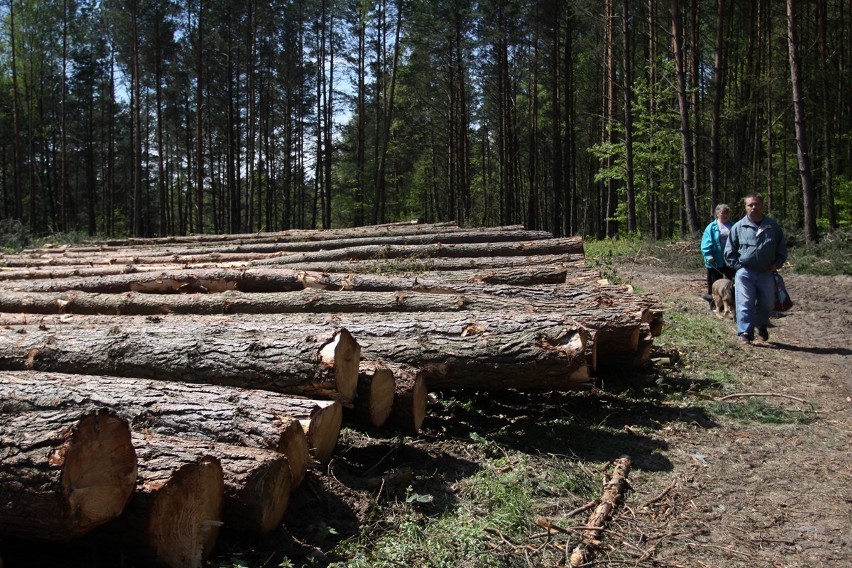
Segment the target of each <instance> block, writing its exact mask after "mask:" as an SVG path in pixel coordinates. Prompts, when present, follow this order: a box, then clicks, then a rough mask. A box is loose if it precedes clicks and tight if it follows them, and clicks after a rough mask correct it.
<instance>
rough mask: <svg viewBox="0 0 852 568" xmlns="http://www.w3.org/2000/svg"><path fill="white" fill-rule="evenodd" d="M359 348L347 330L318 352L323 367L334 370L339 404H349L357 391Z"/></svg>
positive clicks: (339, 333)
mask: <svg viewBox="0 0 852 568" xmlns="http://www.w3.org/2000/svg"><path fill="white" fill-rule="evenodd" d="M360 359H361V346H360V345H358V342H357V341H355V338H354V337H352V334H351V333H349V332H348V331H347V330H345V329H342V330H340V331H339V332H337V333H336V334H335V335H334V338H333V339H332V340H331V341H330V342H329V343H327V344H326V345H325V346H324V347H323V348H322V350H321V351H320V361H321V362H322V364H323V366H326V367H328V368H332V369H334V383H335V387H336V389H337V393H338V396H339V398H340V401H341V402H344V403H349V402H351V401H352V400H353V399H354V398H355V394H356V391H357V389H358V362H359V360H360Z"/></svg>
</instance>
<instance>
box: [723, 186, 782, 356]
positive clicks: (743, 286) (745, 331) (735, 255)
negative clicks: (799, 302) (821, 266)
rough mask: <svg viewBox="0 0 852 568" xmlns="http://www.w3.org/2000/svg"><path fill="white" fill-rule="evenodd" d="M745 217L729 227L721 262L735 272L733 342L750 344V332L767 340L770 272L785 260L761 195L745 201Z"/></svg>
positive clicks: (771, 289) (771, 295) (778, 234)
mask: <svg viewBox="0 0 852 568" xmlns="http://www.w3.org/2000/svg"><path fill="white" fill-rule="evenodd" d="M745 209H746V215H745V217H743V218H742V219H740V220H739V221H737V222H736V223H735V224H734V226H733V227H731V233H730V235H729V236H728V242H727V244H726V245H725V263H726V264H727V265H728V266H730V267H731V268H733V269H734V270H736V271H737V274H736V276H735V278H734V283H735V286H734V289H735V291H736V303H737V339H738V341H739V342H740V345H749V344H751V342H752V341H754V333H755V331H757V336H758V337H759V338H760V339H762V340H763V341H769V332H768V331H767V329H766V327H767V326H768V325H769V315H770V313H772V308H773V306H774V305H775V277H774V275H773V273H774V272H775V271H776V270H778V269H779V268H780V267H781V266H782V265H783V264H784V262H785V261H786V260H787V241H786V239H785V238H784V232H783V231H782V230H781V227H780V226H779V225H778V223H777V222H776V221H775V220H774V219H772V218H770V217H767V216H765V215H764V214H763V196H761V195H760V194H759V193H752V194H749V195H747V196H746V198H745Z"/></svg>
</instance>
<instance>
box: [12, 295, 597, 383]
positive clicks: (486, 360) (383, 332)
mask: <svg viewBox="0 0 852 568" xmlns="http://www.w3.org/2000/svg"><path fill="white" fill-rule="evenodd" d="M71 321H73V320H66V321H65V322H64V323H61V324H59V325H57V326H56V328H55V331H52V330H51V331H42V330H39V329H34V328H33V327H32V326H28V327H26V328H20V327H18V328H16V329H17V330H18V331H13V330H11V329H9V330H0V368H7V369H22V368H32V369H44V370H56V369H55V368H54V367H55V366H57V364H58V363H59V362H62V363H63V364H66V365H67V363H66V361H73V364H74V365H87V364H94V365H95V366H96V367H103V363H99V362H97V360H100V359H105V358H106V359H109V358H116V357H120V358H122V360H125V361H127V362H128V364H126V365H125V369H132V370H133V372H134V373H135V374H136V376H140V375H142V376H152V377H153V376H157V375H159V376H158V378H169V379H171V380H181V373H176V372H172V371H170V370H169V369H168V368H167V367H168V365H164V363H163V362H162V361H161V360H160V359H159V357H167V356H168V355H167V354H161V353H159V352H157V357H156V358H152V357H150V356H149V353H148V351H147V350H145V349H142V350H137V352H135V353H133V357H132V358H128V359H124V358H125V357H129V355H128V354H125V353H124V350H126V349H127V348H128V346H129V345H128V344H126V343H122V342H119V346H120V348H121V349H120V350H119V352H118V353H117V354H116V355H111V354H110V352H109V350H106V351H102V353H103V354H101V355H99V354H98V353H99V352H101V351H99V350H95V351H94V353H95V356H94V357H93V359H94V360H95V362H94V363H88V362H87V361H84V360H82V357H80V356H79V354H78V351H77V349H78V348H80V347H81V341H82V339H81V337H82V336H86V335H88V336H89V337H90V338H91V341H89V343H91V344H92V345H94V346H97V345H100V344H101V341H95V339H97V338H104V337H109V335H108V333H107V332H106V331H104V327H103V326H102V325H101V326H100V327H95V328H91V329H90V328H87V327H86V326H85V325H83V326H72V325H71ZM78 321H84V322H94V321H102V320H99V317H98V316H86V317H85V318H82V319H81V320H78ZM120 321H121V322H122V325H124V326H125V327H127V328H132V329H133V330H134V331H133V332H134V335H136V336H141V337H150V336H153V335H155V334H159V335H160V336H162V337H170V336H180V335H181V334H184V335H186V334H187V333H188V332H187V331H186V330H188V329H193V328H194V329H193V331H192V332H191V333H192V335H193V336H194V337H198V338H200V337H204V338H205V341H213V340H208V339H206V338H211V337H212V336H213V335H214V333H212V332H211V330H218V329H221V327H222V326H223V325H227V326H228V330H229V331H228V332H229V333H230V334H232V335H234V336H242V337H246V336H247V337H276V336H278V335H281V334H284V333H286V331H287V330H290V329H294V328H297V327H299V326H311V325H317V326H322V325H325V326H329V327H338V328H339V327H340V326H341V324H343V325H345V326H346V327H345V329H352V330H353V334H357V335H358V336H359V342H362V343H364V342H366V344H365V345H364V346H362V354H363V356H364V358H365V359H368V360H369V359H377V360H383V361H387V362H396V363H406V364H409V365H412V366H414V367H417V368H419V369H420V371H421V372H423V373H425V376H427V384H428V386H429V388H430V389H436V388H485V389H489V388H520V389H541V388H545V389H571V388H585V387H586V386H588V381H589V368H588V365H587V361H586V356H585V354H584V350H585V349H586V343H587V340H588V336H589V332H588V330H587V329H586V328H585V327H584V326H583V325H581V324H579V323H577V322H576V321H574V320H573V319H572V318H569V317H566V316H564V315H563V314H560V313H511V314H505V315H501V314H497V313H494V312H487V313H480V312H466V313H463V314H452V313H432V314H430V315H429V317H428V318H424V317H422V316H418V315H417V314H406V313H386V314H332V315H322V314H275V315H265V316H250V317H249V316H239V315H234V316H205V317H201V316H194V317H191V318H187V317H184V316H178V315H174V316H170V317H168V318H163V319H162V320H161V321H159V322H156V323H152V322H149V321H146V319H145V318H143V317H134V316H124V317H122V318H121V320H120ZM20 331H24V333H19V332H20ZM120 340H121V337H118V338H117V341H120ZM104 341H105V340H104ZM141 343H144V342H141ZM368 346H369V348H368ZM66 353H68V354H69V355H68V356H67V357H66V356H65V354H66ZM131 362H132V364H130V363H131ZM193 364H194V365H202V364H203V362H202V361H199V362H197V363H193ZM86 372H89V373H92V374H98V373H93V372H92V371H90V370H87V371H86ZM111 374H116V373H115V372H114V371H111ZM190 376H191V375H190Z"/></svg>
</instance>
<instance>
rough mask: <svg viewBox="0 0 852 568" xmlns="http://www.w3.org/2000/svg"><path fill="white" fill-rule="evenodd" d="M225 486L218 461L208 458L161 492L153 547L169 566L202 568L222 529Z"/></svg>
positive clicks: (181, 473)
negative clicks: (198, 567)
mask: <svg viewBox="0 0 852 568" xmlns="http://www.w3.org/2000/svg"><path fill="white" fill-rule="evenodd" d="M223 500H224V482H223V474H222V466H221V464H220V462H219V460H218V459H216V458H214V457H212V456H205V457H202V458H201V459H199V460H198V462H197V463H196V464H193V465H191V466H190V465H187V466H184V467H182V468H181V469H180V470H179V471H178V472H177V473H176V474H175V475H174V476H173V478H172V479H171V480H170V481H169V482H168V484H167V486H166V487H163V488H161V489H160V491H158V492H157V496H156V501H155V503H154V504H153V506H152V509H151V515H150V517H149V518H150V523H149V526H148V531H149V541H148V542H149V543H150V545H151V546H152V548H153V549H154V553H155V556H156V558H157V560H158V561H159V562H160V563H162V564H164V565H166V566H173V567H177V566H201V565H202V563H203V561H204V559H205V558H207V557H208V556H209V555H210V553H211V552H212V550H213V545H214V544H215V542H216V537H217V536H218V535H219V527H220V526H221V525H222V504H223Z"/></svg>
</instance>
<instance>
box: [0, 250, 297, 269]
mask: <svg viewBox="0 0 852 568" xmlns="http://www.w3.org/2000/svg"><path fill="white" fill-rule="evenodd" d="M280 256H281V255H280V254H279V253H261V252H246V253H240V252H231V253H209V254H203V253H202V254H183V255H177V254H164V255H162V256H160V255H156V256H128V255H126V254H120V255H116V256H113V255H109V256H98V255H91V256H86V257H82V258H81V257H76V256H71V257H63V256H56V255H53V256H50V257H47V258H45V257H36V258H33V257H28V256H21V255H6V256H5V257H4V258H3V264H5V265H6V266H8V267H13V268H20V267H29V268H32V267H40V266H51V267H53V266H69V267H70V266H80V267H84V266H101V265H119V266H125V265H128V264H130V265H138V264H156V265H162V264H165V263H170V264H174V265H186V264H210V263H216V264H220V263H226V262H247V261H250V260H258V259H264V258H267V259H273V258H279V257H280Z"/></svg>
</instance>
